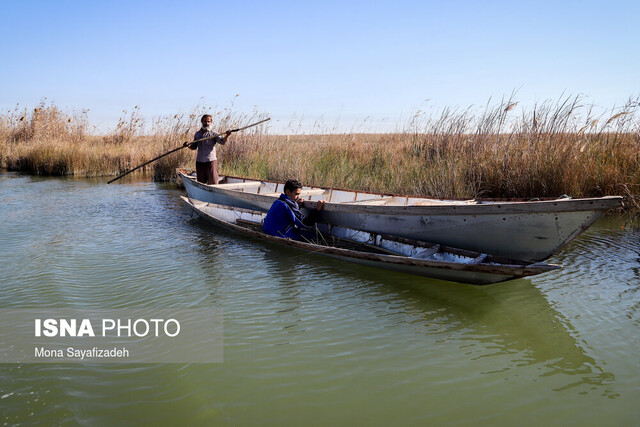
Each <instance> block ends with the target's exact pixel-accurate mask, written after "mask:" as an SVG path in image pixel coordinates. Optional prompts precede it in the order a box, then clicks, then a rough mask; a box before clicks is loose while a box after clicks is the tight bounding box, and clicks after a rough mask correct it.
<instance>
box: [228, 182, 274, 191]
mask: <svg viewBox="0 0 640 427" xmlns="http://www.w3.org/2000/svg"><path fill="white" fill-rule="evenodd" d="M263 185H264V182H260V181H255V182H232V183H229V184H218V185H216V187H217V188H223V189H225V190H240V189H242V188H253V187H262V186H263Z"/></svg>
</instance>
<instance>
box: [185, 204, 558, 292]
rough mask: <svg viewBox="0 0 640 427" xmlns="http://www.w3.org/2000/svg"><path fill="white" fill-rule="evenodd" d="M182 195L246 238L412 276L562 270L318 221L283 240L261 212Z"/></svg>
mask: <svg viewBox="0 0 640 427" xmlns="http://www.w3.org/2000/svg"><path fill="white" fill-rule="evenodd" d="M181 198H182V200H183V201H184V202H185V203H186V204H187V205H189V206H190V207H191V209H193V211H194V212H196V213H197V214H198V215H199V216H201V217H203V218H205V219H207V220H209V221H211V222H213V223H214V224H217V225H220V226H223V227H225V228H228V229H231V230H233V231H235V232H238V233H241V234H243V235H246V236H249V237H253V238H256V239H259V240H262V241H267V242H272V243H277V244H280V245H285V246H289V247H294V248H297V249H301V250H305V251H308V252H310V253H314V254H322V255H327V256H330V257H333V258H337V259H340V260H343V261H350V262H354V263H357V264H362V265H366V266H370V267H378V268H384V269H387V270H393V271H398V272H401V273H408V274H413V275H417V276H425V277H430V278H434V279H441V280H447V281H452V282H461V283H468V284H474V285H487V284H491V283H498V282H504V281H507V280H511V279H516V278H521V277H527V276H532V275H535V274H540V273H544V272H547V271H551V270H555V269H558V268H561V266H559V265H555V264H547V263H542V262H538V263H531V262H528V261H520V260H514V259H510V258H504V257H496V256H492V255H488V254H483V253H478V252H473V251H468V250H463V249H456V248H451V247H446V246H442V245H439V244H434V243H428V242H422V241H418V240H414V239H407V238H403V237H397V236H389V235H382V234H376V233H369V232H367V231H362V230H355V229H350V228H347V227H341V226H334V225H330V224H318V225H317V230H316V231H317V238H315V239H313V240H306V241H298V240H292V239H286V238H283V237H277V236H271V235H268V234H265V233H264V232H263V231H262V221H264V218H265V217H266V213H265V212H262V211H257V210H253V209H245V208H238V207H233V206H227V205H220V204H215V203H207V202H203V201H199V200H194V199H192V198H188V197H184V196H181Z"/></svg>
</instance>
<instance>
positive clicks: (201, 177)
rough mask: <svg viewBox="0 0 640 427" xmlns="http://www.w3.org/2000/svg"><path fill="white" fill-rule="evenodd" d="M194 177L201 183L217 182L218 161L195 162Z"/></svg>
mask: <svg viewBox="0 0 640 427" xmlns="http://www.w3.org/2000/svg"><path fill="white" fill-rule="evenodd" d="M196 177H197V180H198V182H202V183H203V184H208V185H211V184H217V183H218V161H217V160H214V161H212V162H196Z"/></svg>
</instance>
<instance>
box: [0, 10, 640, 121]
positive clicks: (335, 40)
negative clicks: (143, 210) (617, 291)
mask: <svg viewBox="0 0 640 427" xmlns="http://www.w3.org/2000/svg"><path fill="white" fill-rule="evenodd" d="M1 6H2V9H1V10H2V12H1V14H0V45H1V46H2V62H1V65H0V108H2V109H3V110H5V111H6V110H8V109H12V108H13V107H15V105H16V104H20V105H21V106H24V107H28V108H31V107H33V106H35V105H36V104H37V103H38V102H39V101H40V100H41V99H42V98H45V97H46V98H47V99H48V100H50V101H54V102H55V103H56V105H58V106H59V107H61V108H63V109H69V110H73V109H75V110H81V109H83V108H88V109H89V110H90V111H89V118H90V121H91V122H92V123H94V124H97V125H99V126H100V127H101V129H109V128H112V127H114V126H115V124H116V122H117V119H118V117H119V116H120V115H121V112H122V110H123V109H125V108H126V109H131V107H133V106H134V105H139V106H140V108H141V111H142V113H143V114H144V115H145V116H146V117H147V118H149V119H150V118H152V117H155V116H158V115H170V114H174V113H178V112H187V111H190V110H191V109H192V108H193V107H194V106H195V105H196V104H197V103H198V102H199V101H200V100H201V99H202V98H204V102H205V104H206V105H211V106H215V105H218V106H220V107H227V106H230V105H231V103H232V102H233V101H234V100H235V105H234V108H235V110H237V111H239V112H246V113H250V112H251V111H252V110H253V109H254V106H255V107H257V108H258V109H259V110H260V111H262V112H265V113H268V114H269V115H271V116H272V117H273V119H274V123H273V127H272V129H274V130H277V129H278V128H279V127H284V126H285V125H286V123H288V121H289V119H291V117H292V116H293V115H294V114H295V115H296V116H297V117H300V116H301V115H304V116H305V117H306V118H308V119H309V120H311V121H312V120H315V119H317V118H319V117H323V120H324V122H325V123H327V124H329V125H330V126H334V125H335V124H336V122H338V120H339V122H338V123H339V127H341V128H343V130H349V129H351V127H353V123H360V124H362V123H364V121H365V118H367V117H369V118H370V119H368V120H371V121H372V122H373V123H379V122H381V121H382V123H386V125H375V126H373V127H372V129H370V130H384V129H382V128H385V127H386V128H388V127H389V126H391V127H393V126H395V124H396V123H400V125H402V124H403V123H405V122H406V121H407V120H408V118H409V116H410V115H411V114H412V113H414V112H415V111H416V110H417V109H418V108H421V107H426V108H429V106H438V107H444V106H460V107H468V106H470V105H479V104H485V103H486V102H487V101H488V100H489V98H494V99H495V98H501V97H503V96H508V95H510V94H511V92H512V91H514V90H516V91H517V95H516V99H517V100H518V101H520V105H521V106H522V105H524V106H527V105H533V103H535V102H541V101H544V100H546V99H557V98H558V97H560V96H561V94H563V93H566V94H573V95H577V94H584V95H585V96H586V101H587V102H589V103H593V104H597V105H600V106H604V107H612V106H613V105H620V104H622V103H624V102H625V101H626V100H627V98H628V97H629V96H637V95H638V94H639V93H640V55H638V49H639V46H640V29H639V27H640V26H639V25H638V18H639V17H640V2H637V1H615V0H614V1H514V0H512V1H442V0H438V1H372V0H369V1H352V2H350V1H320V2H318V1H316V2H306V1H291V2H280V1H259V2H258V1H256V2H245V1H225V2H218V1H209V2H208V1H191V0H188V1H153V2H151V1H131V0H130V1H113V0H111V1H24V2H23V1H6V0H3V1H2V3H1ZM236 94H239V96H238V97H236ZM427 100H428V101H427ZM432 108H433V107H432ZM380 126H382V128H380ZM365 130H366V129H365Z"/></svg>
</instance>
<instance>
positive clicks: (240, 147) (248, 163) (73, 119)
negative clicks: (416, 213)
mask: <svg viewBox="0 0 640 427" xmlns="http://www.w3.org/2000/svg"><path fill="white" fill-rule="evenodd" d="M517 105H518V104H517V102H516V101H514V100H513V99H511V98H509V99H503V100H502V101H500V102H497V103H491V102H489V103H487V105H486V106H484V107H483V108H477V109H474V108H468V109H464V110H460V109H453V108H444V109H443V110H441V111H440V113H439V114H435V115H424V114H423V113H422V112H418V113H416V114H415V115H414V117H413V118H412V120H411V121H410V122H409V123H408V124H407V125H406V126H405V129H404V130H402V131H401V132H397V133H391V134H367V133H359V132H358V133H346V134H339V133H333V132H332V133H329V132H328V131H322V132H319V133H316V134H303V133H302V131H301V130H298V131H295V132H293V134H291V135H272V134H269V133H268V132H267V131H266V128H265V127H264V126H260V127H256V128H252V129H250V130H248V131H246V132H243V133H242V134H237V135H234V136H233V137H232V138H231V139H230V141H229V142H228V143H227V145H226V146H224V147H221V148H220V150H219V158H220V168H221V172H222V173H226V174H232V175H239V176H248V177H253V178H261V179H277V180H284V179H288V178H291V177H296V178H297V179H300V180H301V181H303V182H305V183H308V184H313V185H322V186H333V187H342V188H352V189H362V190H369V191H377V192H385V193H409V194H416V195H423V196H432V197H465V198H466V197H504V198H511V197H526V198H534V197H557V196H561V195H563V194H566V195H569V196H571V197H585V196H603V195H611V194H621V195H624V196H626V198H627V199H626V200H627V205H628V206H629V207H635V209H637V208H638V200H639V199H640V197H639V196H640V120H639V118H638V115H637V114H636V113H637V109H638V107H639V106H640V104H639V102H638V99H631V100H629V102H627V103H626V104H625V105H624V106H622V107H621V108H617V109H612V110H610V111H608V112H607V113H603V114H600V115H596V114H595V113H594V109H593V107H590V106H584V105H582V104H581V98H580V97H566V98H562V99H559V100H558V101H555V102H545V103H542V104H539V105H535V106H534V107H533V109H531V110H528V111H527V110H524V109H523V110H522V112H521V113H517V112H516V107H517ZM203 112H204V109H203V108H199V109H195V110H194V111H193V112H192V113H190V114H176V115H174V116H170V117H163V118H160V119H157V120H156V121H155V122H153V123H152V126H151V131H150V132H147V133H144V132H143V131H142V129H143V121H142V118H141V117H142V116H141V115H140V112H139V110H138V109H137V108H134V110H133V111H132V113H127V112H126V111H125V112H124V115H123V117H122V118H121V120H120V122H119V124H118V126H117V128H116V129H115V130H114V131H113V132H112V133H111V134H110V135H107V136H103V137H98V136H93V135H89V134H88V133H87V132H86V130H87V127H88V121H87V118H86V117H87V116H86V112H84V111H83V112H81V113H73V114H71V115H69V114H65V113H63V112H62V111H60V110H59V109H58V108H57V107H56V106H54V105H53V104H49V105H47V104H46V103H42V104H41V105H39V106H38V107H37V108H35V109H34V110H32V111H19V110H17V109H16V110H14V111H13V112H9V113H8V114H6V115H2V116H0V166H1V167H3V168H6V169H11V170H24V171H28V172H31V173H37V174H50V175H64V174H71V175H82V176H100V175H115V174H118V173H121V172H123V171H125V170H127V169H130V168H132V167H134V166H136V165H138V164H140V163H143V162H145V161H147V160H149V159H151V158H153V157H155V156H157V155H159V154H161V153H163V152H166V151H168V150H170V149H172V148H174V147H176V146H179V145H180V144H181V143H182V142H183V141H186V140H190V139H192V135H193V132H195V130H197V125H198V118H199V115H200V114H201V113H203ZM213 117H214V126H215V127H216V128H218V129H229V128H233V127H236V126H238V125H242V124H247V123H248V122H250V121H251V120H259V119H260V118H262V117H263V116H262V115H258V114H253V115H252V116H249V115H242V114H238V113H235V112H233V110H232V108H227V109H223V110H219V111H214V112H213ZM320 128H321V126H319V127H318V129H320ZM194 156H195V154H194V153H193V152H191V151H190V150H181V151H179V152H178V153H175V154H172V155H171V156H167V157H165V158H163V159H162V160H160V161H158V162H155V163H154V164H153V165H150V166H149V168H150V169H149V170H147V172H148V173H151V175H152V176H153V179H155V180H168V179H170V178H171V177H172V176H173V175H174V170H175V168H176V167H185V166H186V167H189V166H192V164H193V161H194Z"/></svg>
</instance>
